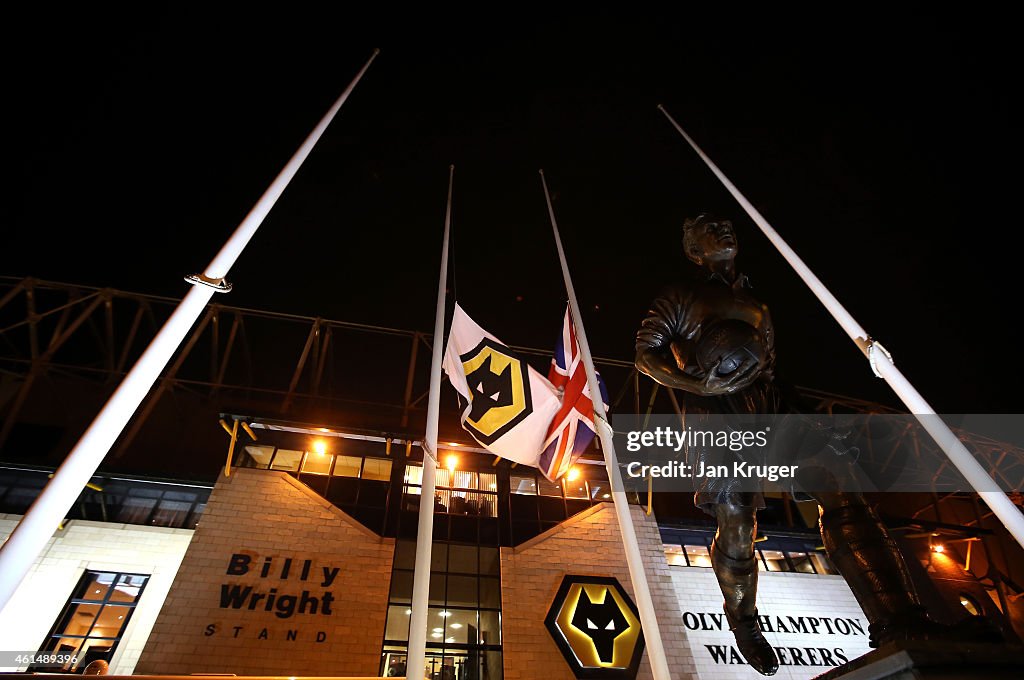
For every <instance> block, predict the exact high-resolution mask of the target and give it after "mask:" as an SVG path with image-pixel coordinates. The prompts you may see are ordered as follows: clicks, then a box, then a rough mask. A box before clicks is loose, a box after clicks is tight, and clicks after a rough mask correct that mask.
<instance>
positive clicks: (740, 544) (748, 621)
mask: <svg viewBox="0 0 1024 680" xmlns="http://www.w3.org/2000/svg"><path fill="white" fill-rule="evenodd" d="M683 247H684V249H685V251H686V256H687V257H688V258H689V259H690V260H691V261H693V263H694V264H696V265H697V270H696V271H697V273H696V274H695V275H694V276H692V277H690V278H689V280H688V281H686V282H685V283H683V284H681V285H677V286H674V287H672V288H669V289H667V290H666V291H664V292H663V293H662V294H661V296H659V297H658V298H657V299H656V300H655V301H654V304H653V305H652V308H651V310H650V312H649V314H648V316H647V318H646V319H644V321H643V325H642V327H641V329H640V331H639V332H638V333H637V342H636V349H637V354H636V367H637V368H638V369H639V370H640V371H642V372H643V373H645V374H647V375H649V376H650V377H651V378H653V379H654V380H656V381H657V382H659V383H661V384H662V385H666V386H668V387H670V388H678V389H681V390H683V391H684V397H685V399H684V403H685V405H686V409H687V412H689V413H725V414H730V413H731V414H754V413H764V414H771V413H780V412H782V410H783V408H785V404H784V402H785V401H786V400H784V399H782V398H781V397H780V389H779V386H778V385H777V382H776V380H775V379H774V376H773V373H772V369H773V363H774V359H775V338H774V330H773V328H772V322H771V316H770V315H769V313H768V308H767V307H766V306H765V305H764V304H762V303H761V302H759V301H758V300H757V298H755V297H754V296H753V294H752V292H751V290H750V284H749V282H748V281H747V278H746V277H745V276H743V275H742V274H739V273H738V272H737V271H736V266H735V258H736V252H737V241H736V234H735V232H734V231H733V227H732V223H731V222H729V221H728V220H722V219H718V218H715V217H712V216H710V215H707V214H702V215H699V216H698V217H696V218H695V219H688V220H686V222H685V223H684V225H683ZM834 438H835V439H839V440H841V439H842V436H836V437H834ZM833 448H834V449H835V450H836V452H837V453H842V452H843V451H844V449H843V448H842V447H841V446H840V447H838V448H835V447H833ZM697 455H698V456H700V455H701V452H700V451H698V452H697ZM810 495H811V496H813V500H815V501H817V502H818V505H819V511H820V527H821V537H822V541H823V543H824V545H825V548H826V550H827V551H828V556H829V558H830V559H831V561H832V562H833V564H834V565H835V567H836V569H837V570H838V571H839V573H840V574H842V576H843V577H844V578H845V579H846V582H847V583H848V584H849V585H850V588H851V589H852V590H853V592H854V595H855V596H856V598H857V601H858V602H859V603H860V606H861V608H862V609H863V610H864V613H865V614H866V615H867V618H868V620H869V622H870V628H869V632H870V636H871V645H872V646H873V647H877V646H879V645H881V644H883V643H885V642H888V641H891V640H897V639H906V638H911V637H932V636H934V635H935V634H936V633H939V632H940V630H941V629H944V628H945V627H943V626H939V624H936V623H935V622H933V621H931V620H930V619H928V618H927V616H926V614H925V610H924V607H923V606H922V605H921V602H920V600H919V598H918V595H917V592H916V591H915V589H914V585H913V583H912V581H911V579H910V577H909V574H908V572H907V567H906V564H905V563H904V561H903V557H902V555H901V554H900V551H899V548H898V547H897V546H896V543H895V542H894V541H893V539H892V538H891V537H890V536H889V533H888V531H887V530H886V528H885V526H884V525H883V524H882V523H881V521H880V520H879V519H878V516H877V515H876V513H875V512H874V510H873V509H872V508H871V507H870V506H869V505H868V504H867V502H866V499H865V498H864V497H863V496H862V495H861V494H860V493H852V492H843V491H830V492H821V491H812V492H810ZM694 502H695V503H696V504H697V505H698V506H699V507H700V508H701V509H703V510H704V511H705V512H707V513H708V514H710V515H712V516H714V517H715V518H716V519H717V520H718V531H717V532H716V534H715V539H714V542H713V544H712V548H711V562H712V566H713V567H714V571H715V576H716V577H717V578H718V583H719V585H720V586H721V589H722V594H723V595H724V596H725V603H724V608H725V613H726V616H727V617H728V620H729V624H730V628H731V629H732V630H733V632H734V635H735V637H736V643H737V646H738V647H739V649H740V651H741V652H742V654H743V656H744V657H745V658H746V660H747V662H748V663H749V664H750V665H751V666H752V667H753V668H754V669H756V670H757V671H758V672H760V673H761V674H763V675H772V674H774V673H775V672H776V671H777V670H778V667H779V661H778V658H777V657H776V655H775V651H774V650H773V649H772V646H771V645H770V644H769V643H768V641H767V640H766V639H765V638H764V635H762V633H761V630H760V628H759V626H758V623H757V620H758V619H757V616H758V614H757V606H756V597H757V572H758V569H757V560H756V556H755V552H754V539H755V537H756V534H757V511H758V510H759V509H760V508H763V507H765V505H764V498H763V496H762V495H761V493H760V492H751V491H744V490H742V489H740V488H739V487H738V485H737V483H736V480H730V479H728V478H710V479H707V478H705V479H703V480H702V481H701V484H700V486H699V487H698V489H697V493H696V494H695V496H694Z"/></svg>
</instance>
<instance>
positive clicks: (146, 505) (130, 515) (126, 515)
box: [114, 494, 159, 524]
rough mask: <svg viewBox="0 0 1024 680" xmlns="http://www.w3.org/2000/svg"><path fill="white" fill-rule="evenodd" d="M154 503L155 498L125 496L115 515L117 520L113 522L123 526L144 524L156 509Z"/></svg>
mask: <svg viewBox="0 0 1024 680" xmlns="http://www.w3.org/2000/svg"><path fill="white" fill-rule="evenodd" d="M158 495H159V494H158ZM156 501H157V499H156V498H142V497H139V496H126V497H125V498H124V501H123V502H122V503H121V510H120V511H119V512H118V513H117V519H115V520H114V521H115V522H122V523H124V524H146V523H147V522H148V520H149V516H150V514H152V512H153V509H154V508H155V507H156Z"/></svg>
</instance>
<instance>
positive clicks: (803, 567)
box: [789, 552, 815, 574]
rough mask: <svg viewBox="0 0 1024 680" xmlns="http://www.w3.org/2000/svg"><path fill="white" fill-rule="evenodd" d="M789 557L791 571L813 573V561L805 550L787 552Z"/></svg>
mask: <svg viewBox="0 0 1024 680" xmlns="http://www.w3.org/2000/svg"><path fill="white" fill-rule="evenodd" d="M789 559H790V561H791V562H792V563H793V571H796V572H799V573H801V574H813V573H815V571H814V563H813V562H812V561H811V558H810V557H809V556H808V555H807V553H805V552H791V553H789Z"/></svg>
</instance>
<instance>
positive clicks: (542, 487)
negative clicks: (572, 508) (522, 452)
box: [537, 477, 562, 498]
mask: <svg viewBox="0 0 1024 680" xmlns="http://www.w3.org/2000/svg"><path fill="white" fill-rule="evenodd" d="M537 492H538V493H539V494H540V495H541V496H558V497H559V498H561V497H562V485H561V484H559V483H558V482H552V481H550V480H548V478H547V477H537Z"/></svg>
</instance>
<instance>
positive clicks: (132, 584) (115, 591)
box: [29, 571, 149, 672]
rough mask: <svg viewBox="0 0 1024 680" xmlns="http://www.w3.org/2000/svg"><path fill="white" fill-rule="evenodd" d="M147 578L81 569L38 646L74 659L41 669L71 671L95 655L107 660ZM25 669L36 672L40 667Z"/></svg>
mask: <svg viewBox="0 0 1024 680" xmlns="http://www.w3.org/2000/svg"><path fill="white" fill-rule="evenodd" d="M148 580H149V576H147V575H145V574H122V573H117V572H110V571H87V572H85V574H84V575H83V576H82V579H81V580H80V581H79V582H78V586H77V587H76V588H75V591H74V592H73V593H72V595H71V599H69V600H68V603H67V604H66V605H64V610H63V611H62V612H61V615H60V616H59V617H58V618H57V623H56V624H55V625H54V627H53V629H52V630H51V631H50V634H49V635H47V637H46V639H45V640H44V641H43V643H42V644H41V645H40V646H39V649H40V650H41V651H47V652H56V653H60V654H70V655H72V656H73V657H74V660H73V661H69V662H68V663H65V664H64V665H62V666H60V667H59V668H57V667H55V666H46V667H45V670H50V671H58V672H60V671H64V672H75V671H81V670H82V669H84V668H85V667H86V666H87V665H89V663H91V662H92V661H96V660H97V659H103V660H104V661H107V662H109V661H110V658H111V656H113V654H114V649H116V648H117V643H118V642H120V641H121V636H122V634H123V633H124V629H125V626H126V625H127V624H128V620H129V619H130V618H131V615H132V612H134V611H135V605H136V604H137V603H138V601H139V597H140V596H141V595H142V590H143V588H144V587H145V586H146V582H147V581H148ZM29 670H30V671H33V672H38V671H41V670H44V667H41V666H36V667H32V668H30V669H29Z"/></svg>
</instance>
